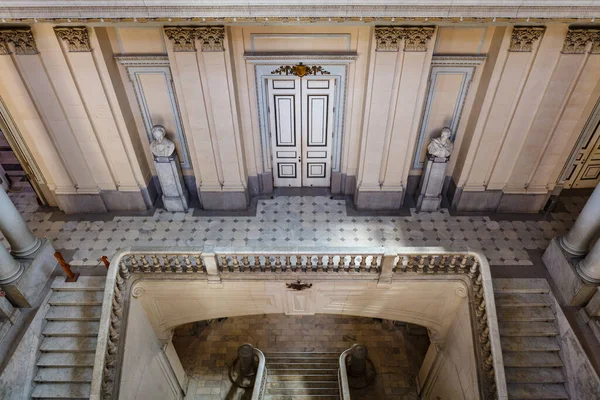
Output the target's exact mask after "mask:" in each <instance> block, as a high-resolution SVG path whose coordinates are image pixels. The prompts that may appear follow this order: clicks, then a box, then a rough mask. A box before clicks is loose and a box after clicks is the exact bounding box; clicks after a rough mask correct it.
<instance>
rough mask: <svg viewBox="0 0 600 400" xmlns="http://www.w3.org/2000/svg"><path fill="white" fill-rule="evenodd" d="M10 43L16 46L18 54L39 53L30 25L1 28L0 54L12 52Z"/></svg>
mask: <svg viewBox="0 0 600 400" xmlns="http://www.w3.org/2000/svg"><path fill="white" fill-rule="evenodd" d="M8 43H12V44H13V45H14V46H15V54H16V55H18V56H21V55H34V54H38V50H37V47H36V45H35V40H34V38H33V33H32V32H31V28H30V27H19V28H2V29H0V54H10V49H9V47H8Z"/></svg>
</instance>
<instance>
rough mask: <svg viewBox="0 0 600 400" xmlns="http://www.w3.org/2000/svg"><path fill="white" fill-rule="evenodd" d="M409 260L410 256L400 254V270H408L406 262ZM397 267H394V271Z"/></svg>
mask: <svg viewBox="0 0 600 400" xmlns="http://www.w3.org/2000/svg"><path fill="white" fill-rule="evenodd" d="M409 262H410V256H402V259H401V262H399V264H400V272H406V271H408V268H409V267H408V263H409ZM397 269H398V268H396V272H398V271H397Z"/></svg>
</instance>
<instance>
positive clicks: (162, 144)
mask: <svg viewBox="0 0 600 400" xmlns="http://www.w3.org/2000/svg"><path fill="white" fill-rule="evenodd" d="M166 135H167V130H166V129H165V127H164V126H162V125H154V126H153V127H152V137H154V140H153V141H152V143H150V150H151V151H152V154H154V156H155V157H170V156H171V155H173V152H174V151H175V143H173V142H172V141H171V140H169V139H167V138H166V137H165V136H166Z"/></svg>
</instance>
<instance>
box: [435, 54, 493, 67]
mask: <svg viewBox="0 0 600 400" xmlns="http://www.w3.org/2000/svg"><path fill="white" fill-rule="evenodd" d="M486 58H487V56H486V55H474V56H468V55H434V56H433V57H431V66H439V65H444V66H452V67H476V66H478V65H480V64H481V63H483V62H484V61H485V59H486Z"/></svg>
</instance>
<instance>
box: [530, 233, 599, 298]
mask: <svg viewBox="0 0 600 400" xmlns="http://www.w3.org/2000/svg"><path fill="white" fill-rule="evenodd" d="M579 260H580V259H579V258H573V257H571V256H570V255H569V254H566V253H565V252H564V251H563V250H562V248H561V247H560V245H559V244H558V241H557V240H556V239H552V240H551V241H550V245H549V246H548V248H547V249H546V251H545V252H544V255H543V257H542V261H544V264H545V265H546V268H547V269H548V271H549V272H550V275H552V279H553V280H554V283H556V286H557V287H558V290H559V291H560V293H561V295H562V297H563V299H564V300H565V302H566V303H567V304H568V305H569V306H578V307H581V306H585V305H586V304H588V302H589V301H590V299H591V298H592V296H594V293H596V288H597V286H598V285H594V284H592V283H588V282H586V281H584V280H583V279H582V278H581V277H580V276H579V274H578V273H577V271H576V268H575V265H576V263H577V261H579Z"/></svg>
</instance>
